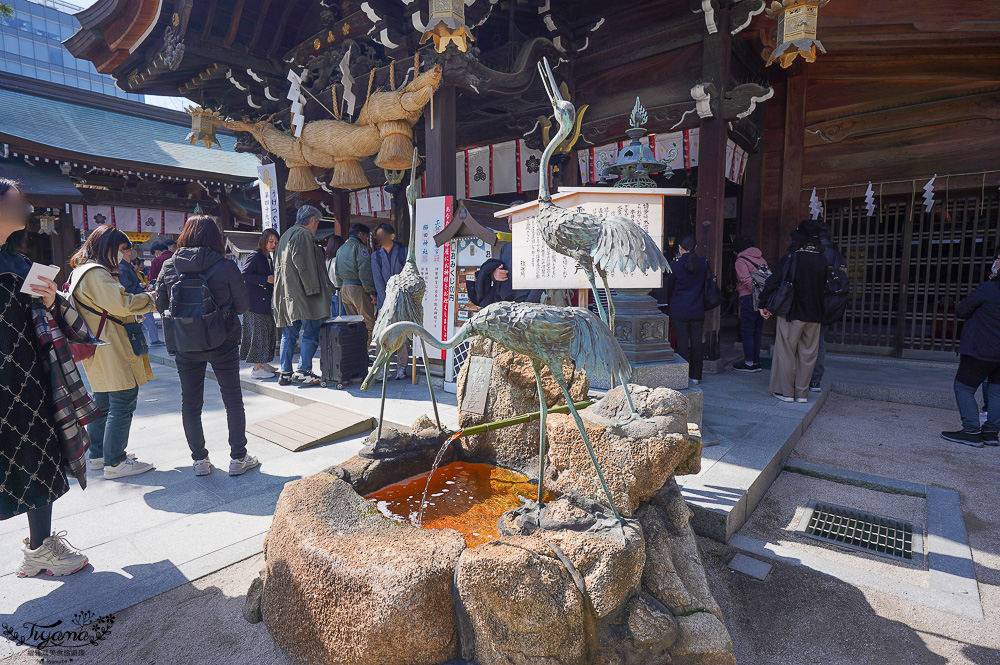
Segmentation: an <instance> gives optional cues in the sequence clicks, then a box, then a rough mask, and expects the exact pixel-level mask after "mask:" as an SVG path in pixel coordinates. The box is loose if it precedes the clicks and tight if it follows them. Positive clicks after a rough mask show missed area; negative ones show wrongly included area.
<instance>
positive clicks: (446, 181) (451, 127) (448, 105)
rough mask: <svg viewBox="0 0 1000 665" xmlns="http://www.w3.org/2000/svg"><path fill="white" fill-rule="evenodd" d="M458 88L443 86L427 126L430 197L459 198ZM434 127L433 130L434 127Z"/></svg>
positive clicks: (428, 191)
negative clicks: (457, 162)
mask: <svg viewBox="0 0 1000 665" xmlns="http://www.w3.org/2000/svg"><path fill="white" fill-rule="evenodd" d="M455 95H456V93H455V86H452V85H442V86H441V87H440V88H439V89H438V91H437V93H435V95H434V111H433V112H432V113H431V114H430V117H428V119H427V120H425V121H424V122H425V123H427V124H426V125H425V130H426V131H425V136H426V140H427V146H426V155H427V166H426V170H425V173H426V175H427V196H428V197H431V196H455V194H456V191H455V150H456V139H455V130H456V128H457V127H456V122H455ZM431 125H433V129H432V128H431Z"/></svg>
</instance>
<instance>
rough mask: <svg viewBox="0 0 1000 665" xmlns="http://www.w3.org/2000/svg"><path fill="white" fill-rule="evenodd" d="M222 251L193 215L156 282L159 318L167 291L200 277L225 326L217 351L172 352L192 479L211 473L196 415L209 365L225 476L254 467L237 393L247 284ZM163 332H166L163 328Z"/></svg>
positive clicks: (206, 221)
mask: <svg viewBox="0 0 1000 665" xmlns="http://www.w3.org/2000/svg"><path fill="white" fill-rule="evenodd" d="M224 252H225V245H224V244H223V241H222V234H221V233H220V232H219V227H218V226H217V225H216V223H215V220H214V219H212V218H211V217H209V216H208V215H195V216H194V217H191V218H190V219H188V221H187V222H186V223H185V224H184V231H183V232H182V233H181V237H180V238H178V240H177V251H176V252H174V254H173V256H171V257H170V258H169V259H168V260H167V261H166V263H164V264H163V269H162V271H161V272H160V276H159V278H158V279H157V281H156V307H157V309H158V310H159V311H160V312H161V313H162V312H165V311H167V310H170V309H171V307H172V305H173V303H172V302H171V299H172V295H171V290H172V287H173V286H174V285H175V284H176V283H177V282H179V281H180V280H182V279H184V278H185V277H189V276H194V275H199V274H200V275H202V276H203V278H204V279H205V281H206V282H207V283H208V289H209V291H210V292H211V294H212V300H214V301H215V305H216V306H217V307H218V308H219V310H220V311H222V312H224V313H225V314H224V320H225V321H226V326H227V333H228V334H227V335H226V339H225V341H224V342H223V343H222V344H221V345H219V346H218V347H217V348H214V349H209V350H207V351H200V350H199V351H192V350H185V349H183V348H175V349H173V350H175V351H176V352H177V374H178V375H179V376H180V380H181V418H182V420H183V423H184V435H185V436H186V437H187V442H188V446H189V447H190V448H191V457H192V459H193V460H194V473H195V475H196V476H207V475H208V474H210V473H211V472H212V463H211V462H210V461H209V459H208V450H207V449H206V448H205V431H204V429H203V427H202V424H201V410H202V406H203V404H204V401H205V367H206V365H208V364H209V363H211V365H212V370H213V371H214V372H215V378H216V380H217V381H218V382H219V390H220V391H221V393H222V403H223V404H224V405H225V407H226V418H227V420H228V422H229V450H230V453H229V456H230V461H229V475H231V476H238V475H241V474H243V473H245V472H246V471H248V470H250V469H252V468H254V467H255V466H257V465H258V464H259V462H258V461H257V459H256V458H254V457H253V456H251V455H250V454H249V453H247V435H246V412H245V411H244V409H243V391H242V389H241V387H240V351H239V344H240V337H241V334H242V329H241V326H240V320H239V318H238V317H237V314H244V313H245V312H247V310H249V309H250V297H249V296H248V295H247V286H246V282H245V281H244V279H243V275H242V274H240V269H239V267H237V265H236V264H235V263H234V262H232V261H229V260H228V259H226V257H225V256H224V255H223V253H224ZM164 332H167V330H166V328H165V329H164ZM167 343H168V347H169V346H170V345H171V344H173V345H174V346H178V344H177V339H176V336H175V337H174V339H171V337H170V335H169V334H168V336H167Z"/></svg>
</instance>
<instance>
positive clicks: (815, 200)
mask: <svg viewBox="0 0 1000 665" xmlns="http://www.w3.org/2000/svg"><path fill="white" fill-rule="evenodd" d="M822 214H823V204H822V203H821V202H820V200H819V197H818V196H816V188H815V187H813V191H812V194H811V195H810V196H809V216H810V217H811V218H812V219H819V218H820V216H822Z"/></svg>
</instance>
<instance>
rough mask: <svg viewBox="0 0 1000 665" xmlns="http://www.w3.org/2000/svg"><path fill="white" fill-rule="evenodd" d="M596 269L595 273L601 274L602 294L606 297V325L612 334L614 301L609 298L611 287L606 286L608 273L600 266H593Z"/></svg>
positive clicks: (613, 330) (613, 329) (613, 328)
mask: <svg viewBox="0 0 1000 665" xmlns="http://www.w3.org/2000/svg"><path fill="white" fill-rule="evenodd" d="M595 268H596V269H597V274H598V275H600V276H601V281H602V282H604V296H605V297H606V298H607V299H608V319H607V321H608V327H609V328H611V332H612V334H614V332H615V301H614V300H612V299H611V287H609V286H608V273H607V272H606V271H605V270H604V269H603V268H601V267H600V266H595Z"/></svg>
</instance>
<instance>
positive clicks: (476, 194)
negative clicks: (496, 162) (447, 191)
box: [465, 145, 493, 199]
mask: <svg viewBox="0 0 1000 665" xmlns="http://www.w3.org/2000/svg"><path fill="white" fill-rule="evenodd" d="M465 157H466V164H467V165H468V170H467V171H466V173H467V181H468V183H469V191H468V198H470V199H477V198H484V197H487V196H489V195H490V189H491V183H492V181H493V165H492V163H491V160H490V147H489V146H488V145H487V146H483V147H481V148H473V149H471V150H466V151H465Z"/></svg>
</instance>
